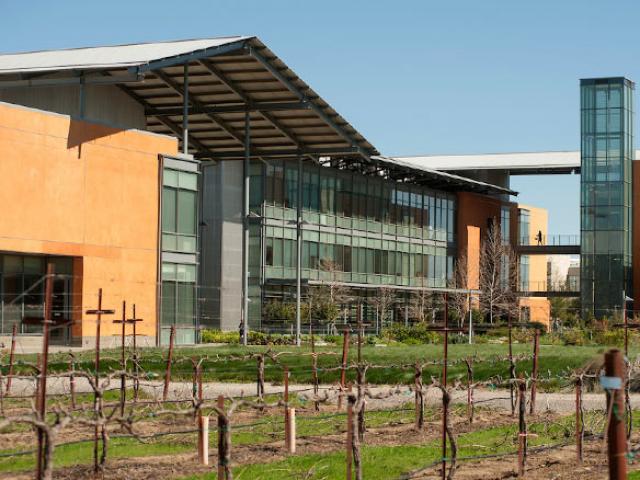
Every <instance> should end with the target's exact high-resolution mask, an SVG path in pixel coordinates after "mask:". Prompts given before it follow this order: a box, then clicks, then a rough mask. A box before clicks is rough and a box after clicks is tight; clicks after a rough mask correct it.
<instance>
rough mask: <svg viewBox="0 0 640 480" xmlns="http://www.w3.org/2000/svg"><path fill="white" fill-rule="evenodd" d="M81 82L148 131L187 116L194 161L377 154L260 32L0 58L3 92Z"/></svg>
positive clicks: (166, 128)
mask: <svg viewBox="0 0 640 480" xmlns="http://www.w3.org/2000/svg"><path fill="white" fill-rule="evenodd" d="M88 84H101V85H104V84H113V85H116V86H117V87H118V88H120V89H121V90H122V91H124V92H125V93H126V94H127V95H129V96H130V97H131V98H133V99H134V100H135V101H136V102H138V103H140V104H141V105H143V107H144V109H145V115H146V119H147V129H148V130H150V131H152V132H156V133H161V134H169V135H174V136H177V137H179V138H182V135H183V120H184V118H185V117H186V118H187V119H188V122H187V123H188V127H189V128H188V145H189V152H188V153H190V154H193V155H194V156H196V157H197V158H200V159H211V160H216V159H230V160H234V159H241V158H244V157H245V155H246V154H247V152H248V154H249V155H250V156H251V157H254V158H274V157H277V158H283V157H298V156H307V157H311V158H314V159H316V160H317V159H318V158H319V157H321V156H331V157H333V156H338V157H341V158H345V159H353V158H356V159H359V160H360V161H368V159H369V158H370V157H371V156H374V155H377V154H378V151H377V150H376V148H375V147H374V146H373V145H372V144H371V143H370V142H369V141H367V140H366V139H365V138H364V137H363V136H362V135H361V134H360V133H359V132H358V131H356V130H355V128H353V127H352V126H351V125H350V124H349V123H348V122H347V121H346V120H345V119H344V118H343V117H342V116H340V115H339V114H338V113H337V112H336V111H335V110H334V109H333V108H332V107H331V106H330V105H329V104H328V103H327V102H325V101H324V100H323V99H322V98H321V97H320V96H319V95H318V94H317V93H315V92H314V91H313V90H312V89H311V87H309V85H307V84H306V83H305V82H304V81H303V80H301V79H300V78H299V77H298V76H297V75H296V74H295V73H294V72H293V71H292V70H291V69H290V68H289V67H288V66H287V65H285V64H284V62H282V60H280V59H279V58H278V57H277V56H276V55H274V54H273V52H271V51H270V50H269V49H268V48H267V47H266V46H265V45H264V44H263V43H262V42H261V41H260V40H259V39H258V38H257V37H224V38H213V39H199V40H185V41H178V42H159V43H149V44H134V45H121V46H111V47H94V48H79V49H70V50H57V51H43V52H31V53H22V54H10V55H0V89H6V88H24V87H28V88H35V87H45V86H52V85H88ZM185 86H186V88H185ZM185 96H186V97H187V98H188V102H187V104H188V107H189V108H188V113H187V114H186V115H185V114H184V112H185V111H184V103H185V102H184V99H185ZM247 119H248V122H247V121H246V120H247ZM247 145H248V146H249V149H247V148H246V147H247Z"/></svg>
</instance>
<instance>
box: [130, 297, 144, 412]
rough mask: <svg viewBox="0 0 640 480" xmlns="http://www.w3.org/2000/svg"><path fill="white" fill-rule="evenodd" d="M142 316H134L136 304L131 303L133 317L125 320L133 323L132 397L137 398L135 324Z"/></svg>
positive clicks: (138, 384) (140, 320)
mask: <svg viewBox="0 0 640 480" xmlns="http://www.w3.org/2000/svg"><path fill="white" fill-rule="evenodd" d="M142 320H143V319H142V318H138V317H137V316H136V304H135V303H134V304H133V317H132V318H127V320H126V322H127V323H129V324H131V325H133V369H134V375H135V378H134V379H133V399H134V401H135V400H138V389H139V387H140V381H139V379H138V373H139V372H138V370H139V368H138V348H137V346H136V338H137V336H138V334H137V332H136V324H137V323H138V322H142Z"/></svg>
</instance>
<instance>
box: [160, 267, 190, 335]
mask: <svg viewBox="0 0 640 480" xmlns="http://www.w3.org/2000/svg"><path fill="white" fill-rule="evenodd" d="M161 295H162V299H161V305H162V312H161V321H162V325H163V326H169V325H179V326H190V327H193V326H195V325H196V310H195V308H196V266H195V265H184V264H179V263H167V262H164V263H163V264H162V290H161Z"/></svg>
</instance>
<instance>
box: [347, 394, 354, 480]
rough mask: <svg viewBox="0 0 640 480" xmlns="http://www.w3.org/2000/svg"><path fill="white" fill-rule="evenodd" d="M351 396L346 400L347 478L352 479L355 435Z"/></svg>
mask: <svg viewBox="0 0 640 480" xmlns="http://www.w3.org/2000/svg"><path fill="white" fill-rule="evenodd" d="M351 398H352V396H351V395H350V396H349V398H348V402H347V451H346V454H347V462H346V464H347V480H352V479H353V441H354V437H355V431H354V428H353V413H354V412H353V407H354V403H355V398H354V399H353V400H354V401H353V402H352V401H351Z"/></svg>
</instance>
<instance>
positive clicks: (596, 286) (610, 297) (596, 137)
mask: <svg viewBox="0 0 640 480" xmlns="http://www.w3.org/2000/svg"><path fill="white" fill-rule="evenodd" d="M634 88H635V85H634V83H633V82H631V81H630V80H628V79H626V78H623V77H613V78H595V79H584V80H581V81H580V107H581V178H580V195H581V201H580V210H581V212H580V230H581V258H580V290H581V301H582V312H583V316H584V315H589V314H590V313H593V315H594V316H595V317H597V318H601V317H604V316H607V317H612V316H614V315H616V314H618V313H619V312H620V311H621V308H622V307H623V298H624V297H623V295H624V292H626V294H627V295H629V294H630V292H631V256H632V252H631V245H632V243H631V235H632V229H631V221H632V220H631V219H632V165H631V162H632V161H633V157H634V145H633V110H634V109H633V90H634Z"/></svg>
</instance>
